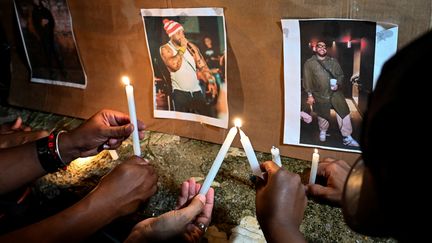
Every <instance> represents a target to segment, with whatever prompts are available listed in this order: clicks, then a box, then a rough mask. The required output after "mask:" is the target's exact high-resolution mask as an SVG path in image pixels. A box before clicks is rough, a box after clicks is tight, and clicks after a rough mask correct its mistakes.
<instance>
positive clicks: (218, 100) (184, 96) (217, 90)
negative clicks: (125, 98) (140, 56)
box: [141, 8, 228, 128]
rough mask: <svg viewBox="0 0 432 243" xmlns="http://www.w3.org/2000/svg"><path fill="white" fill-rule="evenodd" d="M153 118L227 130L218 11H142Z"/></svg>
mask: <svg viewBox="0 0 432 243" xmlns="http://www.w3.org/2000/svg"><path fill="white" fill-rule="evenodd" d="M141 14H142V17H143V24H144V29H145V35H146V39H147V47H148V50H149V54H150V57H151V63H152V69H153V77H154V80H153V84H154V92H153V94H154V97H153V101H154V116H155V117H156V118H172V119H182V120H189V121H197V122H202V123H206V124H210V125H214V126H218V127H223V128H227V126H228V101H227V82H228V81H227V77H226V68H225V67H226V55H225V53H226V36H225V20H224V16H223V11H222V9H214V8H202V9H198V8H194V9H142V10H141Z"/></svg>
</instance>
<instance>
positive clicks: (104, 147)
mask: <svg viewBox="0 0 432 243" xmlns="http://www.w3.org/2000/svg"><path fill="white" fill-rule="evenodd" d="M102 148H103V149H109V148H110V146H109V145H108V144H104V145H102Z"/></svg>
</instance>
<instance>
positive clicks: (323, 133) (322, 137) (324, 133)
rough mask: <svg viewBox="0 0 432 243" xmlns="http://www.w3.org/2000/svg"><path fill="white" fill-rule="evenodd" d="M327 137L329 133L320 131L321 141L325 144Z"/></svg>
mask: <svg viewBox="0 0 432 243" xmlns="http://www.w3.org/2000/svg"><path fill="white" fill-rule="evenodd" d="M326 137H327V131H320V135H319V140H320V141H321V142H325V141H326Z"/></svg>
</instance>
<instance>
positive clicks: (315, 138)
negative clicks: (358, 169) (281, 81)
mask: <svg viewBox="0 0 432 243" xmlns="http://www.w3.org/2000/svg"><path fill="white" fill-rule="evenodd" d="M290 35H291V36H290ZM289 38H291V39H289ZM284 41H287V45H295V46H297V48H298V51H296V54H295V55H292V54H290V53H286V55H285V56H284V61H285V65H289V62H290V61H288V60H289V59H291V64H293V65H295V67H291V68H292V69H296V70H295V71H294V72H292V71H293V70H291V72H289V71H288V72H287V73H286V74H285V77H286V79H285V86H286V87H285V89H286V90H289V91H288V93H291V94H292V93H296V94H295V97H297V99H298V100H297V101H296V102H295V105H294V106H293V105H292V104H293V102H292V101H290V102H288V100H287V99H286V102H285V106H286V110H287V109H290V110H295V112H288V113H289V114H288V115H294V113H296V114H298V115H294V117H297V118H292V117H290V118H289V119H291V121H292V122H295V123H296V124H295V125H294V126H292V125H291V126H290V127H289V128H287V127H286V130H285V136H291V138H289V139H288V140H289V141H291V142H295V143H296V145H305V146H312V147H323V148H329V149H336V150H344V151H353V152H360V145H359V140H360V137H359V135H360V129H361V124H362V120H363V116H364V114H365V111H366V107H367V100H368V96H369V94H370V93H371V92H372V90H373V86H374V81H375V80H376V79H375V78H374V69H375V54H376V23H375V22H368V21H357V20H299V21H291V25H287V26H286V28H285V29H284ZM291 47H292V46H291ZM289 50H293V49H292V48H289ZM293 58H295V59H296V60H292V59H293ZM293 129H298V130H297V131H295V132H293V131H294V130H293ZM293 135H294V136H297V137H294V136H293Z"/></svg>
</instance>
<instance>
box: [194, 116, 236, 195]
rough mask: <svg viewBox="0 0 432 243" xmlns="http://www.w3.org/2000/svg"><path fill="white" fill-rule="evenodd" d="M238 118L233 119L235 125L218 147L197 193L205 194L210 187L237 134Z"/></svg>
mask: <svg viewBox="0 0 432 243" xmlns="http://www.w3.org/2000/svg"><path fill="white" fill-rule="evenodd" d="M239 122H241V121H239V120H236V121H235V126H234V127H232V128H231V129H230V130H229V132H228V135H227V136H226V138H225V141H224V142H223V144H222V146H221V148H220V149H219V152H218V154H217V155H216V158H215V160H214V161H213V165H212V167H211V168H210V171H209V173H208V174H207V177H206V178H205V180H204V183H203V184H202V186H201V189H200V191H199V194H201V195H206V194H207V192H208V190H209V189H210V186H211V184H212V183H213V180H214V178H215V177H216V174H217V173H218V171H219V168H220V167H221V165H222V162H223V160H224V158H225V155H226V153H227V152H228V149H229V148H230V146H231V144H232V142H233V140H234V138H235V136H236V134H237V125H241V124H239Z"/></svg>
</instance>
